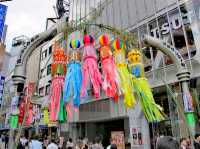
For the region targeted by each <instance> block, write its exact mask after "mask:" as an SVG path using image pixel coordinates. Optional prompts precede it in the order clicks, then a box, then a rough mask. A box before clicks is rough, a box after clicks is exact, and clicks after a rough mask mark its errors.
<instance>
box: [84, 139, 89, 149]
mask: <svg viewBox="0 0 200 149" xmlns="http://www.w3.org/2000/svg"><path fill="white" fill-rule="evenodd" d="M88 148H89V145H88V138H86V137H85V138H84V139H83V149H88Z"/></svg>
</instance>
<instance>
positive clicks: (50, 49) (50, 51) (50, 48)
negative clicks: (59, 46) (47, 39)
mask: <svg viewBox="0 0 200 149" xmlns="http://www.w3.org/2000/svg"><path fill="white" fill-rule="evenodd" d="M51 53H52V46H50V47H49V55H51Z"/></svg>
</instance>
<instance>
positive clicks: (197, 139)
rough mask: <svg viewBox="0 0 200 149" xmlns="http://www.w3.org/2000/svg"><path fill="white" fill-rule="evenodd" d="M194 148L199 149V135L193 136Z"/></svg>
mask: <svg viewBox="0 0 200 149" xmlns="http://www.w3.org/2000/svg"><path fill="white" fill-rule="evenodd" d="M194 148H195V149H200V134H196V135H195V140H194Z"/></svg>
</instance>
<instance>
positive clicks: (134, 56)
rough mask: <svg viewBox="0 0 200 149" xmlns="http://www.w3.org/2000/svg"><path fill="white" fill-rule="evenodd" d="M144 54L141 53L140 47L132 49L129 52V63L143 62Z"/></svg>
mask: <svg viewBox="0 0 200 149" xmlns="http://www.w3.org/2000/svg"><path fill="white" fill-rule="evenodd" d="M141 57H142V55H141V53H140V51H139V50H138V49H132V50H131V51H130V52H129V53H128V61H129V63H131V64H132V63H141V60H142V58H141Z"/></svg>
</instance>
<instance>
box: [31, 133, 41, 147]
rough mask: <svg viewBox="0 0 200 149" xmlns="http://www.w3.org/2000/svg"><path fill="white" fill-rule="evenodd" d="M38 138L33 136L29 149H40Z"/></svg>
mask: <svg viewBox="0 0 200 149" xmlns="http://www.w3.org/2000/svg"><path fill="white" fill-rule="evenodd" d="M38 139H39V138H38V136H37V135H34V136H33V137H32V139H31V141H30V143H29V149H42V143H41V142H40V141H38Z"/></svg>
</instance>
